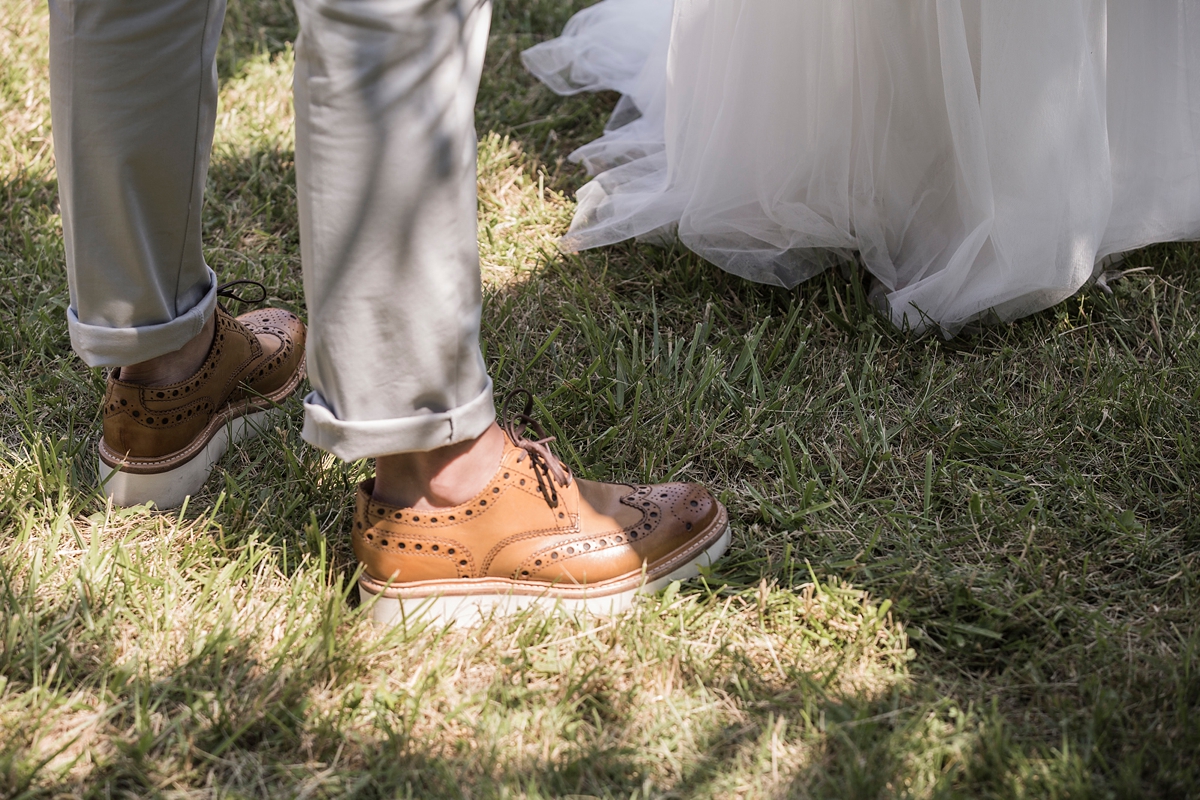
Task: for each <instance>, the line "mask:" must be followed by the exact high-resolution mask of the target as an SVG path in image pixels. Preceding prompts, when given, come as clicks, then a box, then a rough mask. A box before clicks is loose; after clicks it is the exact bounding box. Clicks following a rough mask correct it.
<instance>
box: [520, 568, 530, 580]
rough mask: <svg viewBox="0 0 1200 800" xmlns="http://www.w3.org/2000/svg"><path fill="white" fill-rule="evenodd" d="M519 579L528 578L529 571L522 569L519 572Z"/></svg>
mask: <svg viewBox="0 0 1200 800" xmlns="http://www.w3.org/2000/svg"><path fill="white" fill-rule="evenodd" d="M521 577H522V578H528V577H529V570H527V569H523V570H521Z"/></svg>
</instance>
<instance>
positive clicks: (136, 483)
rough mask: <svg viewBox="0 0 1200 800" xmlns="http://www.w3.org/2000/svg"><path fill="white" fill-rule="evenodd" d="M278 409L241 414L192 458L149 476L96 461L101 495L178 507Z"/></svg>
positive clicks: (119, 501)
mask: <svg viewBox="0 0 1200 800" xmlns="http://www.w3.org/2000/svg"><path fill="white" fill-rule="evenodd" d="M277 413H279V410H278V409H275V408H268V409H263V410H261V411H255V412H253V413H250V414H244V415H242V416H240V417H235V418H234V419H232V420H230V421H229V422H227V423H226V424H225V425H223V426H222V427H221V428H220V429H218V430H217V432H216V433H215V434H214V435H213V438H212V439H210V440H209V441H208V444H206V445H205V446H204V449H203V450H202V451H201V452H199V453H197V454H196V457H195V458H193V459H191V460H190V461H188V462H187V463H185V464H180V465H179V466H178V467H175V468H174V469H169V470H165V471H163V472H152V473H149V474H141V475H138V474H134V473H132V472H123V471H121V469H120V468H119V467H111V466H109V465H108V464H106V463H104V459H102V458H101V459H97V460H98V461H99V462H100V482H101V486H102V487H103V488H102V491H103V492H104V494H105V495H107V496H108V497H110V498H112V502H113V505H115V506H139V505H142V504H144V503H153V504H154V507H155V508H159V509H169V508H178V507H179V506H181V505H183V501H184V499H185V498H187V497H188V496H190V495H194V494H195V493H196V492H198V491H200V487H202V486H204V483H205V481H207V480H208V476H209V475H210V474H212V468H213V467H214V466H215V465H216V463H217V462H218V461H220V460H221V457H222V456H224V455H225V452H226V451H227V450H228V449H229V445H231V444H233V443H235V442H240V441H242V440H243V439H246V438H248V437H253V436H257V435H258V434H259V433H261V432H262V431H263V430H265V429H266V428H267V427H268V425H269V424H270V423H271V421H272V419H273V417H274V416H275V415H276V414H277Z"/></svg>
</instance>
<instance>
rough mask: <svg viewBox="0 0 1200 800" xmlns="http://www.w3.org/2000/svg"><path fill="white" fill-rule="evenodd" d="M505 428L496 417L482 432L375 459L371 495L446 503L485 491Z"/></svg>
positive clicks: (399, 502)
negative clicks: (454, 441) (419, 450)
mask: <svg viewBox="0 0 1200 800" xmlns="http://www.w3.org/2000/svg"><path fill="white" fill-rule="evenodd" d="M503 453H504V433H503V432H501V430H500V428H499V427H498V426H497V425H495V424H494V423H493V424H492V425H491V427H489V428H488V429H487V430H486V431H484V433H483V435H482V436H480V437H479V438H477V439H472V440H470V441H468V442H459V443H458V444H452V445H449V446H447V447H439V448H438V449H436V450H429V451H427V452H423V453H399V454H397V455H391V456H380V457H379V458H377V459H375V491H374V497H375V499H376V500H378V501H379V502H381V503H386V504H388V505H391V506H397V507H399V508H425V509H433V508H448V507H450V506H456V505H460V504H462V503H465V502H466V501H468V500H470V499H471V498H472V497H474V496H475V495H477V494H479V493H480V492H481V491H483V489H484V487H485V486H487V484H488V481H490V480H491V479H492V476H494V475H495V474H496V470H497V469H499V468H500V457H501V456H502V455H503Z"/></svg>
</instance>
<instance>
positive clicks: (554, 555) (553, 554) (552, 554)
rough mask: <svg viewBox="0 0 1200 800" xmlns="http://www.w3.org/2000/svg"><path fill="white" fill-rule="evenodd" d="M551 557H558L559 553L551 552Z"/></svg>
mask: <svg viewBox="0 0 1200 800" xmlns="http://www.w3.org/2000/svg"><path fill="white" fill-rule="evenodd" d="M550 558H558V553H551V554H550Z"/></svg>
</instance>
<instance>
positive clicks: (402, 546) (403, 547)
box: [396, 542, 408, 550]
mask: <svg viewBox="0 0 1200 800" xmlns="http://www.w3.org/2000/svg"><path fill="white" fill-rule="evenodd" d="M396 546H397V547H399V548H400V549H401V550H405V549H407V548H408V545H406V544H405V543H404V542H401V543H400V544H398V545H396Z"/></svg>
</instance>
